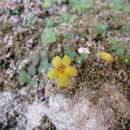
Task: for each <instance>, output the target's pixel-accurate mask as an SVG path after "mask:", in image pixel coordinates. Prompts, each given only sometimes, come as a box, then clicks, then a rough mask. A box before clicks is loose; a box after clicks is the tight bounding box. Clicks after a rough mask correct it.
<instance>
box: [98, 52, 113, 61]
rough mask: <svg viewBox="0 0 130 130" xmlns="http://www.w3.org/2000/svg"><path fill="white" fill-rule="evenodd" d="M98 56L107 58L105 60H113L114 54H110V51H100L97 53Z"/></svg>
mask: <svg viewBox="0 0 130 130" xmlns="http://www.w3.org/2000/svg"><path fill="white" fill-rule="evenodd" d="M97 56H98V57H99V58H102V59H103V60H105V61H107V62H111V61H113V57H112V55H111V54H109V53H107V52H99V53H98V54H97Z"/></svg>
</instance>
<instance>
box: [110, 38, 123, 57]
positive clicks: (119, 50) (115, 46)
mask: <svg viewBox="0 0 130 130" xmlns="http://www.w3.org/2000/svg"><path fill="white" fill-rule="evenodd" d="M109 40H110V41H111V43H112V47H111V50H112V51H114V52H115V53H116V54H117V55H120V56H122V57H123V56H124V53H125V43H124V42H123V41H117V40H116V38H114V37H112V38H109Z"/></svg>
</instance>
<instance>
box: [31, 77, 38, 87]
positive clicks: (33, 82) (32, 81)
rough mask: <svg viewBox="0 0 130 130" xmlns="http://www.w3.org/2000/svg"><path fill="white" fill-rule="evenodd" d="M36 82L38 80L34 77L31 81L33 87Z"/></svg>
mask: <svg viewBox="0 0 130 130" xmlns="http://www.w3.org/2000/svg"><path fill="white" fill-rule="evenodd" d="M36 83H37V81H36V80H35V79H32V80H31V81H30V84H31V85H32V86H33V87H35V85H36Z"/></svg>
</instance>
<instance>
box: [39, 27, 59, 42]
mask: <svg viewBox="0 0 130 130" xmlns="http://www.w3.org/2000/svg"><path fill="white" fill-rule="evenodd" d="M58 35H59V32H58V30H56V29H54V28H48V29H46V30H45V31H44V32H43V33H42V35H41V38H42V42H43V43H44V44H49V43H53V42H56V40H57V36H58Z"/></svg>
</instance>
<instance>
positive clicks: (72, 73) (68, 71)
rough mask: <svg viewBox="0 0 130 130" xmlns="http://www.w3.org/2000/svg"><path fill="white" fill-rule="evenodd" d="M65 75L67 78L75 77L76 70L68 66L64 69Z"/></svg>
mask: <svg viewBox="0 0 130 130" xmlns="http://www.w3.org/2000/svg"><path fill="white" fill-rule="evenodd" d="M65 73H66V75H68V76H76V75H77V70H76V68H75V67H71V66H69V67H67V68H66V70H65Z"/></svg>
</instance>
